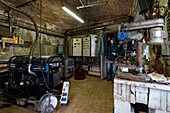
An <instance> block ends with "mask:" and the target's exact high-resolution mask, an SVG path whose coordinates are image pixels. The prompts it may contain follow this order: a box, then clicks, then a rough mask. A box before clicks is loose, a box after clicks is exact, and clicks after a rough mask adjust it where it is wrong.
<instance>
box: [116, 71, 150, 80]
mask: <svg viewBox="0 0 170 113" xmlns="http://www.w3.org/2000/svg"><path fill="white" fill-rule="evenodd" d="M116 77H117V78H120V79H127V80H132V81H141V82H147V81H150V78H149V77H148V76H146V75H145V74H143V75H141V76H137V75H133V74H131V73H120V74H119V75H117V76H116Z"/></svg>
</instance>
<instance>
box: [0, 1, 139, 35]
mask: <svg viewBox="0 0 170 113" xmlns="http://www.w3.org/2000/svg"><path fill="white" fill-rule="evenodd" d="M5 1H6V2H8V3H10V4H12V5H13V6H14V7H17V6H20V5H22V4H24V3H26V2H29V1H32V2H31V3H29V4H27V5H24V6H22V7H19V9H21V10H24V11H26V12H28V13H29V14H30V15H31V16H33V17H34V18H35V19H36V21H37V24H38V25H40V17H42V18H41V20H42V24H41V25H42V26H43V27H44V26H45V25H47V23H48V25H53V28H54V30H55V31H56V32H59V33H64V32H65V31H66V30H67V29H73V28H77V27H81V26H85V25H89V24H93V23H100V22H102V21H107V20H110V19H114V18H116V17H119V16H123V15H128V16H134V15H135V12H136V6H137V5H136V4H137V0H42V9H41V5H40V3H41V0H5ZM93 4H95V5H94V6H92V7H86V8H81V9H77V8H76V7H78V6H82V5H84V6H88V5H93ZM96 4H97V5H96ZM62 5H65V6H67V7H69V8H70V9H71V10H73V11H74V12H75V13H77V14H78V15H80V16H81V17H82V18H83V19H84V21H85V23H84V24H82V23H80V22H79V21H77V20H75V19H74V18H73V17H71V16H70V15H69V14H67V13H65V12H64V11H63V10H62ZM0 9H1V10H3V11H4V10H7V9H8V8H7V7H6V6H4V5H2V4H1V3H0ZM40 9H41V10H40ZM12 15H13V16H14V18H15V19H16V18H17V19H20V20H24V21H27V22H30V20H29V19H28V18H27V17H26V16H24V15H22V14H20V13H17V12H12Z"/></svg>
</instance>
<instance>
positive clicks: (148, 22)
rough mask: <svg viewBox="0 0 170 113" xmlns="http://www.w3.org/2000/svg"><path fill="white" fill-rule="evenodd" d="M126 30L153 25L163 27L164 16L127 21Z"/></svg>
mask: <svg viewBox="0 0 170 113" xmlns="http://www.w3.org/2000/svg"><path fill="white" fill-rule="evenodd" d="M124 26H125V29H124V30H136V29H144V28H151V27H158V26H160V27H163V26H164V20H163V19H162V18H158V19H152V20H145V21H139V22H133V23H126V24H124Z"/></svg>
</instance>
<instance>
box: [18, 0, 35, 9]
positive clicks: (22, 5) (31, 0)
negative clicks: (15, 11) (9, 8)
mask: <svg viewBox="0 0 170 113" xmlns="http://www.w3.org/2000/svg"><path fill="white" fill-rule="evenodd" d="M35 1H36V0H30V1H28V2H25V3H23V4H21V5H18V6H17V7H16V8H20V7H24V6H26V5H28V4H30V3H31V2H35Z"/></svg>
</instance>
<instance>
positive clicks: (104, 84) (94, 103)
mask: <svg viewBox="0 0 170 113" xmlns="http://www.w3.org/2000/svg"><path fill="white" fill-rule="evenodd" d="M70 81H71V88H70V92H69V104H68V105H63V106H61V105H58V107H57V108H56V111H54V113H113V85H112V83H111V81H106V80H101V79H100V78H99V77H95V76H89V75H88V76H86V79H85V80H74V78H71V79H70ZM4 104H7V102H4V101H0V105H1V106H0V113H35V112H34V111H31V110H29V109H26V108H23V107H19V106H16V105H13V104H8V105H6V106H3V107H2V105H4Z"/></svg>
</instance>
